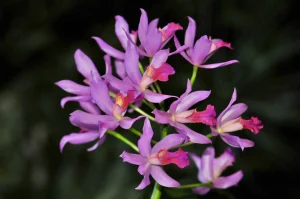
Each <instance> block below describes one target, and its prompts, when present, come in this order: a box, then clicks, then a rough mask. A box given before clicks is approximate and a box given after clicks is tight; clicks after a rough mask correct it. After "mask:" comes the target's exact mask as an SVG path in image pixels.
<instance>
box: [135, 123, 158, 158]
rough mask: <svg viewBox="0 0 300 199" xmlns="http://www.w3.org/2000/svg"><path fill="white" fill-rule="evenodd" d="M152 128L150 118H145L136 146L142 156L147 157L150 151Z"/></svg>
mask: <svg viewBox="0 0 300 199" xmlns="http://www.w3.org/2000/svg"><path fill="white" fill-rule="evenodd" d="M153 134H154V133H153V130H152V127H151V123H150V120H149V119H148V118H146V119H145V122H144V127H143V134H142V136H141V138H140V139H139V141H138V148H139V150H140V154H141V155H142V156H144V157H148V156H149V155H150V152H151V140H152V137H153Z"/></svg>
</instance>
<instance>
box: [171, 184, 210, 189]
mask: <svg viewBox="0 0 300 199" xmlns="http://www.w3.org/2000/svg"><path fill="white" fill-rule="evenodd" d="M210 186H211V183H205V184H204V183H195V184H187V185H181V186H180V187H178V188H177V189H191V188H196V187H210Z"/></svg>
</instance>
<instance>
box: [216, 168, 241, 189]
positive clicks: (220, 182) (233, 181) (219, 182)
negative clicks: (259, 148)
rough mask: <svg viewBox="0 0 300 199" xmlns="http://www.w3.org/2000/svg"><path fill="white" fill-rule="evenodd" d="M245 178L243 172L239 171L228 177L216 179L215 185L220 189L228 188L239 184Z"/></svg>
mask: <svg viewBox="0 0 300 199" xmlns="http://www.w3.org/2000/svg"><path fill="white" fill-rule="evenodd" d="M242 178H243V172H242V171H238V172H236V173H234V174H232V175H230V176H227V177H220V178H218V179H216V180H215V181H214V184H213V186H214V187H215V188H218V189H227V188H229V187H232V186H235V185H237V184H238V183H239V182H240V181H241V179H242Z"/></svg>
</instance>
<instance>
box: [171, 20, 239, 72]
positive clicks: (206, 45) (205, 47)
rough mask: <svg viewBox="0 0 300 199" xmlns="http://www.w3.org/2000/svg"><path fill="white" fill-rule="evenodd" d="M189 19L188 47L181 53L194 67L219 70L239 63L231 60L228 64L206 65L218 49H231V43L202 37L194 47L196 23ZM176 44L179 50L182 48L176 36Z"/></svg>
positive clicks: (186, 34) (186, 44) (186, 38)
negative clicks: (218, 68)
mask: <svg viewBox="0 0 300 199" xmlns="http://www.w3.org/2000/svg"><path fill="white" fill-rule="evenodd" d="M188 19H189V25H188V28H187V30H186V32H185V39H184V46H186V47H187V49H186V50H185V51H182V50H181V51H180V54H181V55H182V56H183V57H184V58H185V59H186V60H187V61H188V62H190V63H191V64H192V65H194V66H198V67H199V68H207V69H212V68H217V67H221V66H227V65H229V64H233V63H237V62H238V61H237V60H230V61H227V62H222V63H216V64H204V63H205V62H206V61H207V60H208V59H209V57H210V56H211V55H212V53H214V52H215V51H216V50H217V49H219V48H221V47H227V48H230V49H232V48H231V45H230V43H227V42H224V41H222V40H221V39H211V38H208V37H207V36H206V35H204V36H202V37H201V38H200V39H198V40H197V41H196V43H195V45H194V40H195V34H196V22H195V21H194V20H193V19H192V18H191V17H188ZM174 43H175V46H176V48H177V50H180V49H181V48H182V46H181V44H180V43H179V40H178V39H177V37H176V36H174Z"/></svg>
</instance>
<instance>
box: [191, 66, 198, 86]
mask: <svg viewBox="0 0 300 199" xmlns="http://www.w3.org/2000/svg"><path fill="white" fill-rule="evenodd" d="M197 72H198V67H197V66H194V67H193V73H192V77H191V85H192V86H193V85H194V82H195V80H196V78H197Z"/></svg>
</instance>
